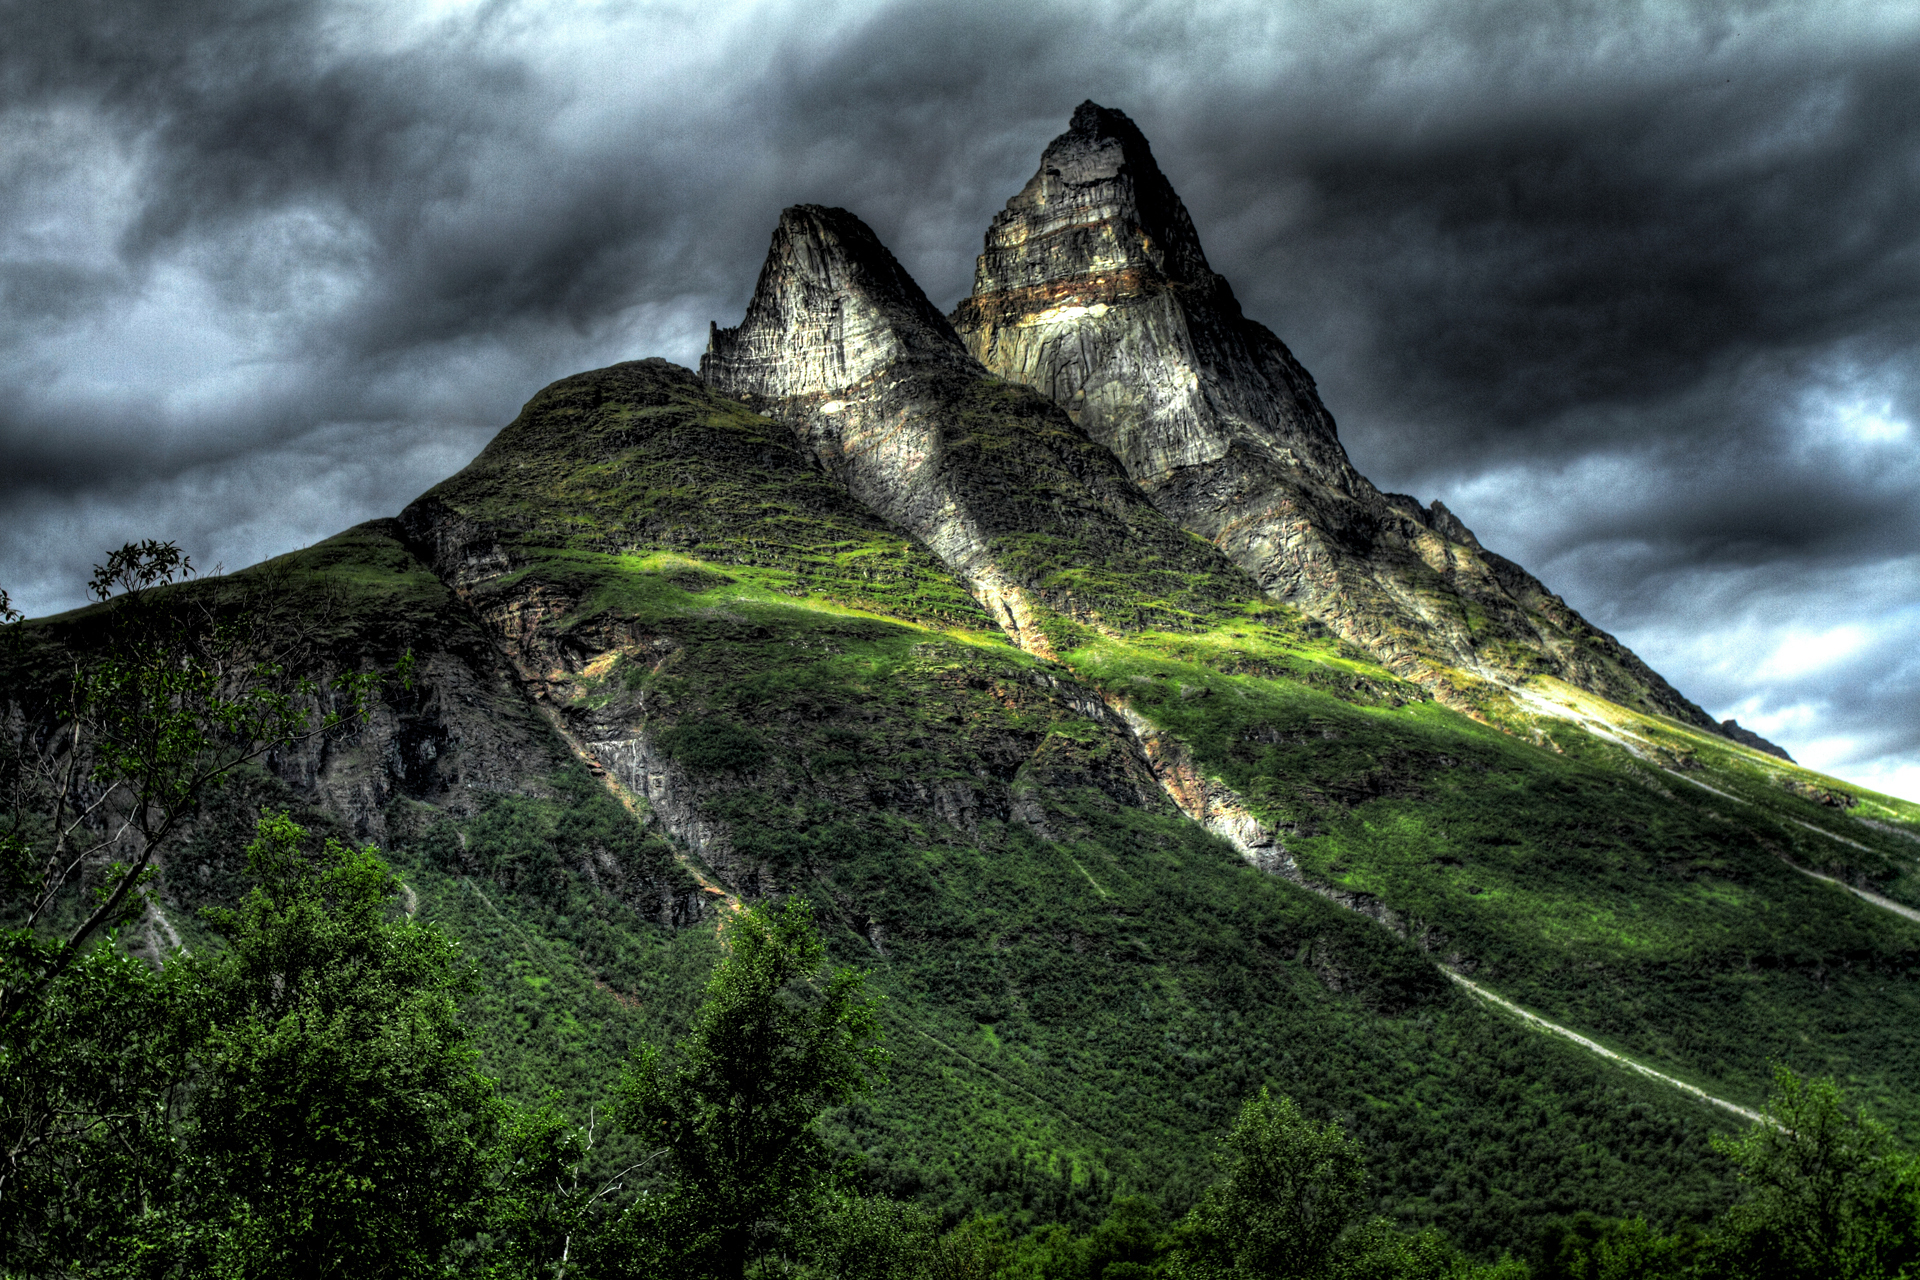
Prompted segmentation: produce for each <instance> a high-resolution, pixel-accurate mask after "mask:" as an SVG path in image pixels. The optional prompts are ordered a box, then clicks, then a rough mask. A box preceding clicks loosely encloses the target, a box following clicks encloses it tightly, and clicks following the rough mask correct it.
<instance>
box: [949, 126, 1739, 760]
mask: <svg viewBox="0 0 1920 1280" xmlns="http://www.w3.org/2000/svg"><path fill="white" fill-rule="evenodd" d="M952 318H953V323H954V326H955V327H956V329H957V330H958V331H959V333H960V335H961V337H962V338H963V340H964V341H965V342H966V345H967V349H968V350H969V351H971V352H972V353H973V354H974V355H976V356H978V357H979V359H980V360H981V362H982V363H983V364H985V366H986V367H987V368H988V369H990V370H992V371H993V372H995V373H997V374H1000V375H1001V376H1003V377H1005V378H1008V379H1010V380H1011V381H1014V382H1019V383H1023V384H1025V385H1027V386H1031V387H1035V388H1038V389H1039V390H1041V391H1043V392H1045V393H1046V394H1047V395H1048V396H1050V397H1051V398H1053V399H1054V400H1055V401H1056V402H1058V403H1059V404H1061V405H1062V406H1064V407H1065V408H1066V409H1067V411H1068V412H1069V413H1070V414H1071V415H1072V417H1073V420H1074V421H1075V422H1076V423H1077V424H1079V425H1080V427H1082V428H1083V429H1084V430H1085V431H1086V433H1087V434H1088V435H1089V436H1090V437H1091V438H1092V439H1094V440H1096V441H1098V442H1099V443H1101V444H1103V445H1105V446H1107V447H1108V448H1109V449H1111V450H1112V451H1113V453H1114V455H1115V456H1116V457H1117V458H1119V460H1120V462H1121V463H1122V465H1124V466H1125V468H1126V470H1127V474H1128V475H1130V476H1132V477H1133V479H1134V480H1135V481H1137V482H1138V483H1139V485H1140V487H1141V488H1142V489H1143V490H1144V491H1145V492H1146V494H1147V495H1148V496H1149V497H1150V498H1151V499H1152V500H1153V502H1154V504H1155V505H1157V506H1158V507H1159V508H1160V509H1161V510H1162V511H1164V512H1166V513H1167V515H1168V516H1169V517H1170V518H1171V519H1173V520H1175V521H1176V522H1178V523H1179V524H1180V525H1181V526H1182V527H1183V528H1186V529H1191V530H1193V531H1194V532H1196V533H1199V534H1201V535H1202V536H1204V537H1206V538H1208V539H1209V540H1211V541H1212V542H1213V543H1214V544H1215V545H1216V546H1218V547H1219V548H1220V549H1221V550H1222V551H1223V552H1224V553H1225V554H1226V555H1227V556H1228V557H1229V558H1230V559H1231V560H1232V561H1233V562H1234V563H1235V564H1237V565H1239V566H1240V567H1241V568H1243V569H1245V570H1246V571H1247V572H1248V573H1249V574H1251V575H1252V576H1253V577H1254V579H1255V580H1257V581H1258V582H1259V584H1260V587H1261V589H1262V590H1264V591H1266V592H1267V593H1268V594H1269V595H1271V596H1272V597H1274V598H1275V599H1277V600H1284V601H1288V602H1290V603H1294V604H1298V605H1299V606H1300V607H1302V608H1304V609H1305V610H1306V611H1307V612H1308V613H1310V614H1312V615H1313V616H1314V617H1316V618H1319V619H1321V620H1322V621H1324V622H1325V623H1327V625H1329V626H1331V627H1332V628H1333V629H1334V630H1335V631H1337V632H1338V633H1339V634H1340V635H1341V636H1343V637H1344V638H1346V639H1348V640H1351V641H1353V642H1354V643H1355V644H1358V645H1360V646H1362V647H1363V648H1365V649H1366V650H1367V651H1368V652H1370V653H1372V654H1374V655H1375V656H1376V657H1377V658H1379V660H1380V661H1382V662H1383V663H1385V664H1386V665H1387V666H1388V667H1390V668H1391V669H1393V670H1394V671H1396V672H1398V673H1399V674H1401V675H1404V676H1407V677H1408V678H1410V679H1415V680H1419V681H1420V682H1422V683H1423V684H1427V685H1429V686H1430V687H1432V688H1434V689H1436V690H1437V691H1438V692H1439V693H1440V694H1441V695H1442V696H1443V697H1447V698H1449V699H1450V700H1452V701H1454V702H1456V703H1458V704H1460V705H1472V703H1473V699H1472V698H1471V696H1470V692H1469V691H1470V690H1471V688H1472V685H1473V678H1475V677H1477V678H1479V679H1482V680H1488V681H1492V682H1494V683H1496V684H1506V683H1509V682H1511V681H1514V680H1517V679H1522V678H1525V677H1526V676H1530V675H1552V676H1556V677H1558V678H1560V679H1562V680H1565V681H1567V682H1568V683H1570V684H1573V685H1576V686H1578V687H1580V688H1583V689H1586V690H1589V691H1591V692H1593V693H1597V694H1600V695H1601V696H1602V697H1605V698H1608V699H1611V700H1612V701H1615V702H1619V703H1622V704H1624V705H1627V706H1632V707H1637V708H1640V709H1642V710H1647V711H1654V712H1659V713H1661V714H1665V715H1671V716H1674V717H1676V718H1677V719H1680V720H1682V721H1685V722H1687V723H1689V724H1694V725H1699V726H1701V727H1705V728H1714V727H1715V726H1714V725H1713V722H1712V721H1711V720H1710V719H1708V718H1707V716H1706V714H1705V713H1704V712H1702V711H1701V710H1700V709H1699V708H1698V707H1696V706H1694V705H1693V704H1692V703H1691V702H1689V701H1687V700H1686V699H1685V698H1684V697H1682V696H1681V695H1680V694H1679V693H1677V692H1676V691H1675V690H1674V689H1673V688H1672V686H1670V685H1668V684H1667V682H1666V681H1665V680H1663V679H1661V678H1660V676H1659V675H1657V674H1656V673H1655V672H1653V671H1652V670H1650V669H1649V668H1648V667H1647V666H1646V664H1644V663H1642V662H1641V661H1640V660H1639V659H1638V658H1637V657H1635V656H1634V655H1633V654H1632V653H1631V652H1629V651H1628V650H1627V649H1626V648H1625V647H1624V646H1623V645H1621V644H1620V643H1619V642H1618V641H1616V640H1614V638H1613V637H1612V636H1609V635H1607V634H1606V633H1605V632H1602V631H1600V630H1598V629H1597V628H1595V627H1593V626H1591V625H1590V624H1589V623H1587V621H1586V620H1585V619H1583V618H1581V617H1580V615H1579V614H1577V613H1575V612H1574V611H1573V610H1572V609H1569V608H1568V607H1567V605H1566V602H1565V601H1563V600H1561V599H1560V598H1559V597H1558V596H1555V595H1553V594H1552V593H1551V592H1549V591H1548V590H1547V589H1546V588H1545V587H1543V586H1541V584H1540V583H1539V581H1538V580H1536V579H1535V578H1534V577H1533V576H1532V575H1530V574H1528V573H1527V572H1526V571H1525V570H1523V569H1521V568H1520V566H1518V565H1516V564H1514V563H1513V562H1512V561H1510V560H1506V559H1504V558H1502V557H1500V556H1498V555H1495V554H1494V553H1492V552H1490V551H1488V550H1486V549H1485V548H1483V547H1482V546H1481V545H1480V543H1479V542H1478V541H1477V540H1476V539H1475V538H1474V536H1473V534H1472V533H1471V532H1470V531H1469V530H1468V529H1467V527H1466V526H1465V525H1463V524H1462V523H1461V522H1460V521H1459V520H1458V519H1457V518H1456V517H1455V516H1454V515H1453V514H1452V513H1451V512H1449V511H1448V510H1447V509H1446V508H1445V507H1443V506H1441V505H1440V503H1439V502H1438V501H1435V502H1434V503H1433V504H1431V505H1430V506H1427V507H1422V506H1421V505H1420V504H1419V503H1418V502H1416V501H1415V500H1414V499H1412V498H1409V497H1406V496H1405V495H1403V494H1392V493H1382V492H1380V491H1379V490H1378V489H1376V488H1374V486H1373V485H1372V484H1371V483H1369V482H1368V480H1367V479H1366V477H1365V476H1362V475H1361V474H1360V473H1359V472H1357V471H1356V470H1354V468H1353V466H1352V464H1351V463H1350V462H1349V461H1348V460H1347V454H1346V450H1345V449H1343V448H1342V447H1341V445H1340V441H1339V439H1338V437H1337V436H1336V435H1335V432H1334V424H1333V418H1332V417H1331V415H1329V414H1328V413H1327V411H1326V408H1325V407H1324V406H1323V405H1322V404H1321V403H1320V397H1319V395H1318V394H1317V393H1316V391H1315V390H1314V385H1313V379H1312V378H1311V377H1309V376H1308V374H1307V371H1306V370H1305V369H1303V368H1302V367H1301V366H1300V364H1299V362H1298V361H1297V360H1295V359H1294V358H1293V355H1292V353H1290V352H1289V351H1288V350H1287V348H1286V347H1285V345H1283V344H1282V343H1281V341H1280V340H1279V339H1278V338H1276V337H1275V336H1274V335H1273V334H1272V333H1271V332H1270V331H1269V330H1267V329H1266V328H1265V327H1263V326H1262V325H1259V324H1257V323H1255V322H1253V321H1251V320H1249V319H1247V318H1246V317H1245V316H1244V315H1242V314H1241V311H1240V304H1239V302H1238V301H1237V300H1236V299H1235V298H1234V296H1233V290H1232V289H1231V288H1230V287H1229V286H1228V284H1227V282H1226V280H1225V279H1224V278H1223V277H1221V276H1219V275H1216V274H1215V273H1214V271H1213V269H1212V268H1211V267H1209V266H1208V265H1207V258H1206V254H1205V253H1204V252H1202V250H1201V248H1200V239H1199V236H1198V235H1197V234H1196V233H1195V231H1194V227H1193V222H1192V220H1191V219H1190V218H1189V217H1188V216H1187V211H1186V207H1185V206H1184V205H1182V204H1181V202H1180V197H1179V196H1178V195H1176V194H1175V193H1174V190H1173V187H1172V186H1171V185H1170V184H1169V183H1168V181H1167V179H1166V177H1165V175H1164V174H1162V173H1161V172H1160V167H1159V165H1158V164H1156V163H1155V162H1154V159H1153V154H1152V152H1151V151H1150V150H1149V149H1148V146H1147V140H1146V138H1144V137H1143V136H1142V135H1141V133H1140V130H1139V129H1138V128H1136V127H1135V126H1134V124H1133V122H1132V121H1131V120H1129V119H1127V117H1126V116H1124V115H1122V114H1121V113H1120V112H1118V111H1110V110H1108V109H1106V108H1104V107H1099V106H1096V105H1094V104H1093V103H1091V102H1087V103H1082V104H1081V106H1080V108H1079V110H1077V111H1076V112H1074V115H1073V121H1072V124H1071V126H1070V127H1069V128H1068V130H1067V132H1065V133H1063V134H1061V135H1060V136H1059V137H1058V138H1055V139H1054V140H1053V142H1052V143H1051V144H1050V145H1049V146H1048V147H1047V149H1046V151H1045V152H1044V153H1043V154H1042V156H1041V158H1040V170H1039V172H1038V173H1036V174H1035V175H1034V176H1033V178H1032V180H1031V181H1029V182H1028V183H1027V185H1026V186H1025V187H1024V188H1022V189H1021V191H1020V193H1019V194H1018V195H1016V196H1014V197H1013V198H1012V199H1011V200H1009V201H1008V202H1007V207H1006V210H1005V211H1004V212H1002V213H1000V214H999V215H997V216H996V217H995V218H994V220H993V225H992V227H991V228H990V229H989V230H988V232H987V242H986V252H985V253H983V254H981V255H980V261H979V267H978V269H977V271H976V273H975V277H974V288H973V295H972V296H971V297H969V298H967V299H965V300H964V301H962V302H961V303H960V305H959V307H958V308H957V309H956V310H955V311H954V313H953V317H952Z"/></svg>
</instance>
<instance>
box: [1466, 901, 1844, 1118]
mask: <svg viewBox="0 0 1920 1280" xmlns="http://www.w3.org/2000/svg"><path fill="white" fill-rule="evenodd" d="M1822 878H1823V879H1824V878H1825V877H1822ZM1440 972H1442V973H1444V974H1446V975H1447V976H1448V977H1449V978H1452V979H1453V980H1454V981H1455V982H1456V983H1458V984H1459V985H1461V986H1463V987H1465V988H1466V989H1467V990H1468V991H1471V992H1472V993H1473V994H1474V995H1476V996H1479V997H1480V998H1481V999H1482V1000H1485V1001H1487V1002H1488V1003H1489V1004H1495V1005H1498V1006H1499V1007H1500V1008H1502V1009H1505V1010H1506V1011H1507V1012H1508V1013H1512V1014H1515V1015H1517V1016H1518V1017H1519V1018H1520V1020H1521V1021H1523V1022H1525V1023H1527V1024H1528V1025H1529V1026H1534V1027H1538V1028H1539V1029H1540V1030H1542V1031H1546V1032H1550V1033H1552V1034H1553V1035H1556V1036H1563V1037H1565V1038H1566V1039H1568V1040H1571V1041H1573V1042H1574V1043H1575V1044H1577V1045H1579V1046H1580V1047H1581V1048H1582V1049H1585V1050H1587V1051H1588V1052H1590V1053H1597V1054H1599V1055H1600V1056H1601V1057H1603V1058H1606V1059H1609V1060H1610V1061H1613V1062H1617V1063H1619V1064H1620V1065H1621V1066H1623V1067H1625V1068H1626V1069H1627V1070H1629V1071H1635V1072H1638V1073H1639V1074H1641V1075H1643V1076H1645V1077H1647V1078H1648V1079H1649V1080H1658V1081H1659V1082H1660V1083H1661V1084H1665V1085H1671V1086H1673V1087H1674V1088H1675V1089H1678V1090H1680V1091H1681V1092H1682V1093H1687V1094H1691V1095H1693V1096H1694V1097H1695V1098H1698V1099H1699V1100H1700V1101H1702V1102H1710V1103H1712V1104H1713V1105H1714V1106H1716V1107H1723V1108H1725V1109H1726V1110H1728V1111H1731V1112H1733V1113H1734V1114H1735V1115H1737V1116H1740V1117H1742V1118H1744V1119H1747V1120H1764V1119H1765V1117H1764V1116H1762V1115H1761V1114H1760V1113H1759V1112H1758V1111H1753V1110H1749V1109H1748V1108H1746V1107H1743V1106H1741V1105H1740V1104H1739V1103H1737V1102H1728V1101H1727V1100H1726V1099H1725V1098H1716V1097H1714V1096H1713V1095H1712V1094H1710V1093H1708V1092H1707V1091H1706V1090H1704V1089H1702V1088H1700V1087H1698V1086H1697V1085H1691V1084H1688V1083H1687V1082H1686V1081H1685V1080H1676V1079H1674V1078H1673V1077H1672V1076H1670V1075H1665V1074H1663V1073H1661V1072H1658V1071H1655V1070H1654V1069H1653V1068H1652V1067H1649V1066H1647V1065H1646V1064H1645V1063H1641V1062H1635V1061H1634V1060H1633V1059H1632V1058H1629V1057H1627V1055H1625V1054H1624V1053H1615V1052H1614V1051H1613V1050H1612V1049H1609V1048H1607V1046H1605V1045H1603V1044H1600V1043H1598V1042H1597V1041H1593V1040H1589V1039H1587V1037H1585V1036H1583V1035H1581V1034H1580V1033H1579V1032H1577V1031H1571V1030H1569V1029H1568V1028H1566V1027H1563V1026H1561V1025H1560V1024H1559V1023H1557V1022H1548V1021H1547V1020H1546V1019H1545V1018H1543V1017H1541V1016H1540V1015H1539V1014H1537V1013H1528V1012H1527V1011H1526V1010H1525V1009H1522V1008H1521V1007H1520V1006H1519V1005H1517V1004H1515V1003H1514V1002H1513V1001H1511V1000H1509V999H1507V998H1506V997H1505V996H1497V995H1495V994H1494V993H1493V992H1491V991H1489V990H1487V989H1486V988H1485V987H1483V986H1481V985H1480V984H1479V983H1477V982H1474V981H1472V980H1471V979H1468V978H1463V977H1461V976H1460V975H1459V974H1457V973H1455V972H1453V971H1452V970H1451V969H1448V968H1446V967H1444V966H1442V968H1441V970H1440Z"/></svg>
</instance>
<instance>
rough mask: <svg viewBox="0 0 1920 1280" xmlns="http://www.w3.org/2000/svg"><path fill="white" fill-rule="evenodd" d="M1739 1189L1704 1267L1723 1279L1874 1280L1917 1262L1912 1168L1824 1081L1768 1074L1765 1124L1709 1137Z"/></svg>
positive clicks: (1918, 1175) (1919, 1202) (1919, 1199)
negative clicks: (1809, 1279) (1715, 1250)
mask: <svg viewBox="0 0 1920 1280" xmlns="http://www.w3.org/2000/svg"><path fill="white" fill-rule="evenodd" d="M1714 1149H1715V1150H1717V1151H1719V1152H1720V1153H1721V1154H1722V1155H1724V1156H1726V1157H1727V1158H1728V1159H1729V1160H1730V1161H1731V1162H1732V1163H1733V1166H1734V1171H1735V1173H1736V1174H1737V1175H1738V1176H1739V1178H1740V1180H1741V1181H1742V1182H1744V1183H1745V1184H1746V1187H1747V1192H1746V1196H1745V1198H1744V1199H1743V1200H1741V1201H1740V1202H1739V1203H1738V1204H1736V1205H1734V1207H1733V1208H1732V1209H1730V1210H1728V1211H1727V1214H1726V1216H1725V1218H1724V1220H1723V1222H1722V1223H1721V1225H1720V1230H1719V1231H1718V1232H1717V1234H1718V1235H1719V1236H1720V1238H1721V1247H1720V1249H1719V1250H1718V1253H1719V1257H1718V1258H1717V1260H1716V1261H1715V1262H1714V1263H1713V1264H1712V1266H1713V1267H1714V1268H1715V1269H1716V1270H1717V1271H1719V1272H1721V1273H1724V1274H1728V1275H1742V1276H1752V1277H1760V1278H1770V1277H1781V1278H1783V1280H1784V1278H1786V1277H1816V1276H1817V1277H1826V1278H1830V1280H1879V1278H1880V1277H1893V1276H1897V1275H1904V1274H1908V1273H1909V1269H1911V1268H1912V1267H1913V1266H1914V1264H1915V1263H1917V1262H1920V1164H1917V1163H1916V1161H1915V1158H1914V1157H1913V1156H1912V1155H1909V1154H1908V1153H1906V1152H1903V1151H1900V1150H1898V1149H1897V1148H1895V1147H1894V1146H1893V1144H1892V1141H1891V1139H1890V1138H1889V1136H1888V1134H1887V1131H1886V1128H1885V1127H1884V1126H1882V1125H1880V1124H1879V1123H1877V1122H1875V1121H1874V1120H1873V1119H1872V1118H1871V1117H1870V1116H1868V1115H1867V1113H1866V1112H1865V1111H1864V1110H1859V1111H1855V1112H1853V1113H1852V1114H1849V1113H1848V1112H1847V1110H1846V1107H1845V1104H1844V1102H1843V1100H1842V1098H1841V1095H1840V1089H1839V1087H1838V1086H1837V1085H1836V1084H1835V1083H1834V1082H1833V1080H1832V1079H1830V1078H1820V1079H1814V1080H1802V1079H1800V1078H1799V1077H1798V1076H1796V1075H1795V1074H1794V1073H1793V1072H1792V1071H1789V1070H1788V1069H1786V1068H1785V1067H1776V1068H1775V1070H1774V1074H1773V1088H1772V1091H1771V1092H1770V1093H1769V1095H1768V1098H1767V1106H1766V1112H1765V1118H1764V1119H1763V1120H1761V1121H1760V1122H1759V1123H1757V1124H1755V1125H1754V1126H1753V1127H1752V1128H1750V1129H1748V1130H1747V1132H1746V1133H1745V1134H1743V1135H1741V1136H1740V1137H1739V1138H1736V1139H1728V1138H1721V1137H1717V1136H1716V1137H1715V1139H1714Z"/></svg>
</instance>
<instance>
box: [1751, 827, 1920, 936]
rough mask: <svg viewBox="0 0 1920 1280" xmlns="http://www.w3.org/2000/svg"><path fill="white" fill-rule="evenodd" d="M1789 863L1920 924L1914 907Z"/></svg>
mask: <svg viewBox="0 0 1920 1280" xmlns="http://www.w3.org/2000/svg"><path fill="white" fill-rule="evenodd" d="M1813 829H1814V830H1815V831H1819V830H1820V828H1818V827H1814V828H1813ZM1837 838H1838V837H1836V839H1837ZM1782 861H1784V859H1782ZM1787 865H1788V866H1790V867H1793V869H1794V870H1795V871H1798V872H1799V873H1800V874H1801V875H1803V876H1811V877H1812V878H1813V879H1815V880H1825V881H1826V882H1827V883H1828V884H1837V885H1839V886H1840V887H1841V888H1842V889H1845V890H1846V891H1847V892H1848V893H1850V894H1852V895H1853V896H1854V897H1856V898H1860V899H1863V900H1864V901H1867V902H1871V903H1872V904H1873V905H1874V906H1876V907H1879V908H1880V909H1881V910H1882V911H1891V912H1893V914H1895V915H1897V916H1900V917H1901V918H1903V919H1907V920H1911V921H1913V922H1914V923H1915V924H1920V911H1915V910H1914V909H1913V908H1912V907H1903V906H1901V905H1900V904H1899V903H1897V902H1895V901H1894V900H1893V899H1891V898H1883V897H1881V896H1880V895H1879V894H1877V893H1868V892H1867V891H1866V890H1865V889H1856V888H1854V887H1853V886H1852V885H1850V884H1848V883H1847V882H1846V881H1844V880H1836V879H1834V878H1833V877H1832V876H1823V875H1821V874H1820V873H1819V872H1818V871H1809V870H1807V869H1806V868H1805V867H1802V866H1797V865H1795V864H1794V863H1791V862H1788V863H1787Z"/></svg>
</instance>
